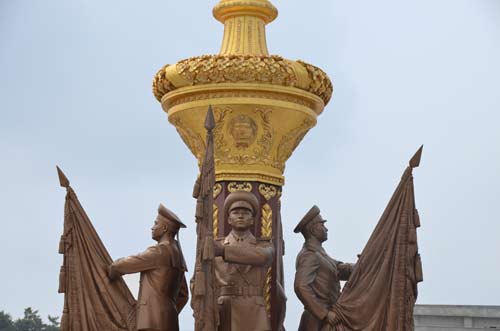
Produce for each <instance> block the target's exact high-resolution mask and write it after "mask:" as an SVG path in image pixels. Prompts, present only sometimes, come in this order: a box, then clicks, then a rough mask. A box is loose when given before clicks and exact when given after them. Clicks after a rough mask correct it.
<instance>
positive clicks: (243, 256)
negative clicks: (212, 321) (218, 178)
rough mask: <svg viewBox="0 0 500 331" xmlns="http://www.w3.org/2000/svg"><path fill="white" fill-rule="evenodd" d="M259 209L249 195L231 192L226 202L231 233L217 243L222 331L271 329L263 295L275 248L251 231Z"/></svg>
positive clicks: (217, 276) (225, 208) (217, 277)
mask: <svg viewBox="0 0 500 331" xmlns="http://www.w3.org/2000/svg"><path fill="white" fill-rule="evenodd" d="M258 206H259V204H258V201H257V198H256V197H255V195H253V194H252V193H249V192H234V193H231V194H230V195H228V197H227V198H226V201H225V202H224V211H225V215H227V216H228V223H229V224H230V226H231V232H230V233H229V235H228V236H226V237H225V238H224V239H223V240H220V241H217V242H216V243H215V256H216V259H215V275H216V282H217V288H218V292H217V297H218V299H217V303H218V305H219V309H220V326H219V331H229V330H231V331H250V330H271V321H270V318H269V316H268V314H267V312H266V307H265V303H264V293H263V292H264V284H265V281H266V272H267V269H268V267H269V265H271V263H272V261H273V255H274V249H273V247H272V245H271V243H270V242H269V241H267V240H257V239H256V238H255V237H254V235H253V234H252V233H251V232H250V229H251V228H252V226H253V223H254V217H255V213H256V210H257V208H258Z"/></svg>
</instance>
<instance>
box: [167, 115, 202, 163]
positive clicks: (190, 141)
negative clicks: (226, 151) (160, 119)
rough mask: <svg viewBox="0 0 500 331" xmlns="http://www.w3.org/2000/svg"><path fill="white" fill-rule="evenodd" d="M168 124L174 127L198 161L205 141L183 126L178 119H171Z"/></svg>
mask: <svg viewBox="0 0 500 331" xmlns="http://www.w3.org/2000/svg"><path fill="white" fill-rule="evenodd" d="M170 122H171V123H172V124H173V125H174V126H175V129H176V130H177V132H178V133H179V135H180V136H181V139H182V141H184V143H185V144H186V146H187V147H188V148H189V150H190V151H191V153H193V155H194V156H195V157H196V158H197V159H198V161H200V160H201V159H202V157H203V154H204V151H205V141H204V140H203V139H202V137H201V136H200V135H199V134H198V133H196V132H195V131H194V130H192V129H190V128H189V127H188V126H186V125H184V123H183V122H182V120H181V119H180V118H179V117H175V118H172V119H171V120H170Z"/></svg>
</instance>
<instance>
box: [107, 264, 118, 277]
mask: <svg viewBox="0 0 500 331" xmlns="http://www.w3.org/2000/svg"><path fill="white" fill-rule="evenodd" d="M120 276H121V275H120V274H119V273H118V272H117V271H116V270H115V269H114V268H113V265H110V266H108V277H109V279H111V280H116V279H118V278H120Z"/></svg>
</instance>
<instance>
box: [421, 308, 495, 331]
mask: <svg viewBox="0 0 500 331" xmlns="http://www.w3.org/2000/svg"><path fill="white" fill-rule="evenodd" d="M414 318H415V331H452V330H453V331H471V330H485V329H487V330H494V329H498V330H500V306H448V305H416V306H415V310H414Z"/></svg>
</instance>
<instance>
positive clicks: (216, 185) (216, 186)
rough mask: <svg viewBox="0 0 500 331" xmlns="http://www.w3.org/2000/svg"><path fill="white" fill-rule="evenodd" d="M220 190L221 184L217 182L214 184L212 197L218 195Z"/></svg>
mask: <svg viewBox="0 0 500 331" xmlns="http://www.w3.org/2000/svg"><path fill="white" fill-rule="evenodd" d="M220 192H222V185H221V184H219V183H217V184H215V185H214V195H213V196H214V199H217V197H218V196H219V194H220Z"/></svg>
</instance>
